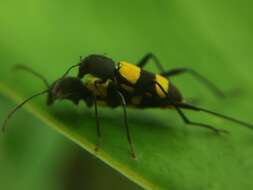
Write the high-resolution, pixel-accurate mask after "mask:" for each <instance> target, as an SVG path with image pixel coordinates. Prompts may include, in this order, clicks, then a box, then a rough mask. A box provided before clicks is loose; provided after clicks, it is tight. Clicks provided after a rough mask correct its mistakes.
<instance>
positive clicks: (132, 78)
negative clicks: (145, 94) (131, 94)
mask: <svg viewBox="0 0 253 190" xmlns="http://www.w3.org/2000/svg"><path fill="white" fill-rule="evenodd" d="M119 73H120V74H121V76H123V77H124V78H125V79H126V80H128V81H129V82H130V83H131V84H135V83H136V82H137V81H138V79H139V78H140V74H141V69H140V68H139V67H137V66H136V65H133V64H130V63H128V62H125V61H120V62H119Z"/></svg>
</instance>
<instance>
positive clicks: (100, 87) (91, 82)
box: [85, 75, 110, 97]
mask: <svg viewBox="0 0 253 190" xmlns="http://www.w3.org/2000/svg"><path fill="white" fill-rule="evenodd" d="M100 80H101V79H99V78H97V77H94V76H93V75H87V76H86V77H85V86H86V87H87V88H88V89H89V90H90V91H92V92H93V93H94V94H96V95H97V96H100V97H107V88H108V85H109V83H110V80H107V81H106V82H105V83H102V84H100V83H97V86H95V82H96V81H100Z"/></svg>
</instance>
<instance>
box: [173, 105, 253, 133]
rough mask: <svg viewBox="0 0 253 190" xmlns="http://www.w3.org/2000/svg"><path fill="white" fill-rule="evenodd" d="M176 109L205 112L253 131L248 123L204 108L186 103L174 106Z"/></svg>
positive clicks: (252, 125) (252, 126) (251, 125)
mask: <svg viewBox="0 0 253 190" xmlns="http://www.w3.org/2000/svg"><path fill="white" fill-rule="evenodd" d="M175 106H176V107H180V108H185V109H190V110H194V111H202V112H205V113H208V114H210V115H214V116H216V117H219V118H222V119H225V120H228V121H232V122H234V123H237V124H239V125H241V126H244V127H247V128H249V129H252V130H253V124H250V123H246V122H244V121H241V120H238V119H235V118H233V117H230V116H227V115H223V114H221V113H217V112H214V111H211V110H208V109H206V108H202V107H197V106H193V105H190V104H186V103H177V104H175Z"/></svg>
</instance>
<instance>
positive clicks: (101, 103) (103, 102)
mask: <svg viewBox="0 0 253 190" xmlns="http://www.w3.org/2000/svg"><path fill="white" fill-rule="evenodd" d="M97 105H99V106H107V102H106V101H103V100H97Z"/></svg>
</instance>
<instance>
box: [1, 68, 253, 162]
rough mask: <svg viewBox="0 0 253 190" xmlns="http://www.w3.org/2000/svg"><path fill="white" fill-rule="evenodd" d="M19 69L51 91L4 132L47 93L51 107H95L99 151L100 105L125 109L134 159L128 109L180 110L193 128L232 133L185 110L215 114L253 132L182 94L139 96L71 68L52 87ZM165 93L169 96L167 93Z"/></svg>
mask: <svg viewBox="0 0 253 190" xmlns="http://www.w3.org/2000/svg"><path fill="white" fill-rule="evenodd" d="M16 68H18V69H22V70H26V71H28V72H30V73H32V74H34V75H35V76H37V77H39V78H41V79H42V80H43V82H44V83H45V85H46V87H47V89H46V90H43V91H42V92H40V93H37V94H35V95H33V96H31V97H29V98H27V99H26V100H24V101H23V102H22V103H20V104H19V105H17V106H16V107H15V108H14V109H13V110H12V111H11V112H10V113H9V114H8V116H7V117H6V119H5V121H4V124H3V128H2V129H3V131H4V129H5V127H6V125H7V122H8V120H9V119H10V117H11V116H12V115H13V114H14V113H15V112H16V111H17V110H18V109H19V108H21V107H22V106H23V105H24V104H25V103H26V102H28V101H30V100H31V99H33V98H35V97H37V96H40V95H43V94H47V104H48V105H52V104H53V103H54V102H55V101H56V100H60V99H66V100H70V101H72V102H73V103H74V104H76V105H77V104H78V103H79V101H81V100H83V101H84V102H86V104H87V106H88V107H91V106H93V105H94V108H95V115H96V126H97V136H98V140H97V144H96V147H95V151H98V148H99V144H100V137H101V132H100V126H99V119H98V110H97V106H98V103H99V102H101V103H102V104H103V105H106V106H108V107H111V108H115V107H118V106H122V107H123V110H124V123H125V127H126V131H127V139H128V142H129V145H130V150H131V155H132V157H133V158H135V157H136V155H135V151H134V146H133V143H132V140H131V137H130V132H129V128H128V122H127V112H126V107H127V106H129V107H130V106H131V107H135V108H174V109H176V110H177V112H178V113H179V115H180V116H181V117H182V119H183V121H184V122H185V123H187V124H190V125H195V126H200V127H205V128H208V129H211V130H212V131H214V132H215V133H220V132H224V133H227V132H228V131H226V130H222V129H216V128H214V127H213V126H211V125H208V124H203V123H198V122H192V121H190V120H189V119H188V118H187V117H186V116H185V114H184V113H183V112H182V110H181V109H189V110H193V111H202V112H205V113H208V114H211V115H215V116H217V117H220V118H223V119H226V120H230V121H232V122H235V123H237V124H240V125H242V126H245V127H248V128H250V129H253V126H252V125H251V124H249V123H246V122H244V121H240V120H237V119H235V118H232V117H229V116H225V115H223V114H220V113H217V112H213V111H210V110H208V109H205V108H201V107H199V106H194V105H190V104H188V103H186V102H183V98H182V96H181V94H180V97H181V98H180V99H178V100H177V101H175V99H173V101H172V98H171V97H168V96H166V97H165V98H164V97H160V96H150V95H149V94H145V93H144V94H135V93H131V92H130V91H128V90H127V89H125V88H119V89H117V87H115V84H114V82H113V81H112V80H110V79H107V80H106V81H105V82H104V83H100V81H101V80H102V79H100V78H98V77H94V76H92V75H90V79H88V80H86V81H85V82H83V81H81V80H80V78H77V77H68V76H66V75H67V73H68V71H69V69H68V71H67V72H66V73H65V74H64V75H63V76H62V77H60V78H59V79H58V80H56V81H55V82H53V83H52V84H51V85H50V84H49V83H48V82H47V80H46V79H45V77H43V76H42V75H41V74H39V73H37V72H35V71H33V70H32V69H30V68H28V67H26V66H23V65H19V66H17V67H16ZM98 82H99V85H98V86H97V84H98ZM158 86H159V85H158ZM161 90H162V91H163V88H161ZM163 92H164V93H165V94H166V92H165V91H163Z"/></svg>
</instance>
